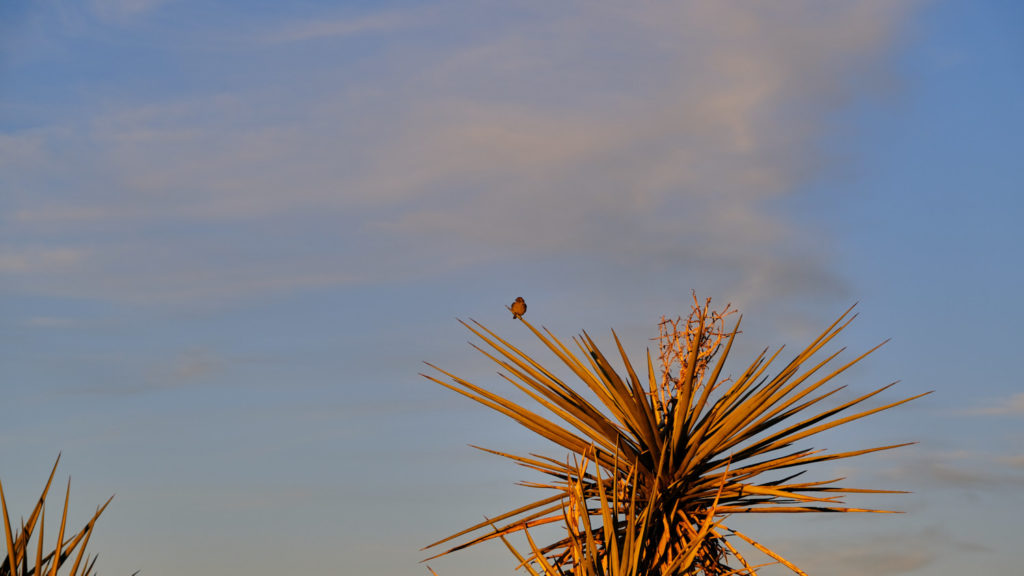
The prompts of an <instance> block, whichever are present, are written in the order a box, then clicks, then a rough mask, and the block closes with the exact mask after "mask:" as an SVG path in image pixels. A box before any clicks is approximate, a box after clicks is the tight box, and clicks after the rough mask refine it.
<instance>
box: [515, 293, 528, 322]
mask: <svg viewBox="0 0 1024 576" xmlns="http://www.w3.org/2000/svg"><path fill="white" fill-rule="evenodd" d="M523 314H526V300H523V297H522V296H520V297H518V298H516V301H515V302H513V303H512V319H513V320H517V319H519V318H522V317H523Z"/></svg>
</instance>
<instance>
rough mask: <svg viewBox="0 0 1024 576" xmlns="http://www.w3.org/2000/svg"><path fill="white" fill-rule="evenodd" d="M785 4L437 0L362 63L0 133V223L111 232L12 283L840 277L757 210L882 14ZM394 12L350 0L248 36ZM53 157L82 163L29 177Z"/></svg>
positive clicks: (881, 23) (876, 57)
mask: <svg viewBox="0 0 1024 576" xmlns="http://www.w3.org/2000/svg"><path fill="white" fill-rule="evenodd" d="M809 6H810V4H806V3H803V2H794V3H792V4H788V5H786V6H785V7H784V8H782V9H780V10H779V11H770V12H769V11H761V10H759V9H757V8H756V7H747V8H743V7H740V6H739V5H724V4H711V5H709V4H706V3H681V4H660V3H649V4H643V5H642V6H641V7H633V6H631V7H629V8H628V9H627V8H624V7H619V6H617V5H616V4H614V3H607V4H595V5H592V4H588V5H587V7H586V9H583V8H580V9H579V10H569V9H566V8H558V7H548V8H539V7H534V8H533V9H531V10H532V11H512V12H510V13H508V14H505V13H499V14H493V13H492V11H491V10H489V9H484V8H479V9H474V8H468V9H467V8H466V7H465V6H462V8H461V9H460V10H455V9H451V8H449V11H448V12H444V14H442V15H443V16H445V17H444V18H442V17H438V18H433V19H428V20H429V22H427V24H424V23H422V22H421V23H420V24H418V25H417V27H416V30H415V32H414V33H410V34H408V35H404V36H403V37H402V39H401V41H400V42H399V41H398V40H397V39H396V40H395V45H396V46H401V48H402V49H401V50H398V49H394V50H385V51H382V52H380V53H376V54H375V55H374V56H373V58H374V60H373V61H372V64H373V65H372V66H366V65H363V66H361V67H360V70H364V71H365V72H366V73H365V75H352V76H349V75H347V69H346V68H345V67H343V66H337V65H334V64H332V62H331V61H330V58H326V59H321V60H308V59H302V60H289V59H287V58H285V57H284V56H283V55H280V54H278V55H277V56H278V57H279V58H280V59H281V62H276V63H274V64H268V66H276V67H278V68H268V69H267V70H266V73H268V74H285V73H287V75H288V76H289V77H290V78H291V79H292V84H288V85H287V86H293V85H295V84H294V83H295V82H298V85H302V84H303V83H304V82H308V85H309V86H316V87H318V89H317V90H315V91H314V90H299V89H294V90H292V89H288V88H286V87H284V86H276V85H275V86H274V87H268V85H267V83H266V82H259V83H257V84H256V86H258V88H253V89H250V87H248V86H239V87H238V88H237V89H235V90H224V89H220V90H218V91H216V92H213V91H209V92H205V93H204V92H202V91H200V92H199V96H194V97H190V98H184V97H179V98H178V99H175V98H174V97H173V96H170V97H168V98H167V100H166V101H164V102H157V103H153V102H148V103H145V104H140V105H138V106H136V107H134V108H126V109H121V110H117V111H110V110H105V111H103V112H102V113H97V114H94V115H92V117H91V119H90V121H89V122H87V123H86V122H83V123H81V124H79V125H76V126H72V127H62V129H60V130H58V129H52V130H49V131H47V132H46V134H47V135H48V136H47V138H48V140H46V141H45V142H43V143H42V144H40V143H38V141H37V140H38V137H39V136H38V132H36V133H33V134H32V135H29V134H27V133H26V134H24V135H23V137H22V135H19V134H17V133H15V134H8V135H6V139H7V140H6V144H4V145H5V146H8V147H11V148H12V149H16V150H24V151H25V152H24V153H33V154H36V153H38V151H39V150H42V151H43V152H45V155H46V157H45V158H44V159H43V161H41V162H38V163H36V165H35V166H36V167H35V168H31V167H27V168H24V169H23V171H22V172H21V173H20V174H19V175H18V179H19V182H21V185H22V187H23V188H25V189H26V191H28V192H30V194H26V195H24V196H23V197H22V199H21V201H20V202H18V203H17V205H16V206H14V209H13V210H11V211H9V212H8V214H11V215H13V216H9V217H8V218H7V224H9V225H10V226H11V227H12V229H14V230H16V231H17V232H18V233H21V234H24V235H25V236H37V237H38V236H44V237H45V236H48V235H49V236H52V237H55V238H63V237H64V236H66V235H68V234H69V233H72V232H77V233H76V234H73V235H74V237H76V238H79V239H81V238H87V239H96V238H102V239H103V243H104V244H105V245H107V246H111V248H110V249H109V250H105V251H103V252H101V253H98V254H97V258H96V262H95V264H96V265H95V266H90V267H89V268H88V269H87V270H86V269H83V270H77V271H74V272H73V274H72V271H70V270H69V275H65V276H63V277H60V278H58V277H56V276H52V277H41V276H40V277H36V278H27V276H28V272H27V270H25V271H23V272H22V274H23V276H25V277H24V278H23V281H24V283H23V284H22V286H25V287H27V289H30V290H39V291H46V292H51V293H52V292H55V291H67V290H71V289H73V290H77V291H79V292H78V295H80V296H84V297H90V298H97V297H98V298H115V299H125V298H127V299H143V300H146V299H168V298H171V299H174V298H178V299H184V300H193V299H206V298H218V297H222V295H225V294H230V293H231V291H232V290H236V289H241V288H243V287H245V288H247V289H248V291H249V292H250V293H255V292H258V291H280V290H290V289H294V287H295V286H305V285H311V284H312V285H331V284H346V283H353V282H372V281H376V280H379V279H382V278H389V279H401V278H405V279H410V278H415V277H417V276H418V275H422V274H428V273H436V271H438V270H450V269H458V268H464V267H466V266H471V265H474V264H480V263H488V262H494V261H495V260H496V259H497V258H502V259H513V260H522V261H529V260H531V259H537V258H550V257H552V256H554V257H558V256H559V255H563V256H565V255H570V254H571V255H572V257H574V258H582V259H589V260H601V261H603V264H602V266H613V267H615V268H616V269H619V270H620V271H621V274H619V275H621V276H628V275H630V274H633V273H635V272H636V271H637V270H638V269H637V268H636V267H637V266H646V267H649V268H651V269H665V268H666V267H671V268H677V269H678V268H685V269H688V270H700V271H702V273H703V274H702V276H706V277H715V278H718V279H720V282H721V284H722V285H726V286H729V287H730V288H729V290H727V292H729V293H727V294H725V295H724V296H725V297H726V298H727V299H731V300H732V301H733V302H735V303H737V304H738V305H741V306H749V305H750V304H752V303H753V302H754V301H757V300H767V299H772V298H775V297H777V296H778V297H781V296H783V295H786V294H794V293H802V292H800V291H803V292H810V293H812V294H833V295H835V294H841V292H842V290H843V286H842V281H841V279H840V278H839V277H838V276H837V274H836V273H835V271H834V270H833V269H832V268H831V267H830V266H829V265H828V264H827V259H828V252H827V240H822V239H816V240H815V241H814V242H808V241H807V240H808V239H807V238H806V237H804V234H805V232H802V231H801V230H800V229H799V227H798V226H797V225H796V223H795V222H793V221H790V220H788V219H787V218H786V217H785V216H782V215H780V214H779V213H777V212H772V211H770V210H766V209H765V208H766V205H768V204H770V203H772V202H774V201H775V200H777V199H779V198H781V197H784V196H786V195H789V194H793V193H794V192H795V191H797V190H798V189H800V187H801V186H802V185H803V184H804V183H806V182H807V181H808V180H807V179H808V178H809V177H811V176H813V175H814V174H815V173H816V172H818V171H820V170H824V169H827V162H825V160H824V159H823V158H820V157H817V156H816V155H815V153H814V149H815V147H814V143H815V142H816V141H817V139H818V138H820V137H821V136H822V134H821V130H822V127H823V126H826V125H827V124H828V122H827V121H826V120H827V117H828V114H830V113H831V112H832V111H833V110H835V109H836V108H837V107H839V106H841V105H842V104H843V101H844V94H846V93H848V92H849V87H850V85H851V84H853V83H856V84H857V85H858V86H861V87H862V88H861V89H863V90H867V89H869V88H868V87H869V86H871V84H872V78H871V77H869V76H865V75H864V74H863V71H864V70H870V69H872V67H873V65H874V64H876V63H877V62H879V61H880V59H881V58H883V57H884V55H885V54H884V52H885V49H886V47H887V45H888V40H889V39H890V38H891V37H892V35H893V33H894V30H895V29H897V27H898V24H899V22H900V21H901V18H902V15H903V12H904V9H902V8H897V7H896V6H895V5H894V4H892V3H863V4H862V3H850V4H843V5H841V6H840V7H835V8H834V9H830V10H813V9H808V7H809ZM442 12H443V10H442ZM407 22H408V16H407V15H401V14H395V13H389V12H384V13H378V14H373V13H369V14H363V15H357V16H353V17H351V18H346V19H341V20H327V21H309V22H298V23H286V24H284V25H283V26H282V27H281V28H280V29H279V31H278V32H275V33H274V35H271V37H273V38H277V41H278V42H283V43H292V42H299V41H301V40H304V39H312V38H323V39H326V40H330V39H332V38H341V37H346V36H347V35H350V34H358V33H361V32H363V31H379V32H385V31H388V30H391V29H395V28H397V27H402V26H404V25H405V24H406V23H407ZM473 31H478V32H473ZM456 32H458V33H456ZM613 46H614V47H616V48H615V49H612V48H611V47H613ZM328 48H329V46H328V47H327V48H325V49H328ZM336 48H337V50H340V51H341V52H339V54H345V53H346V52H345V50H347V48H345V47H336ZM269 49H270V50H273V47H270V48H269ZM283 49H284V48H283V47H282V50H283ZM282 54H283V53H282ZM281 67H285V68H289V69H287V70H285V69H284V68H281ZM33 151H36V152H33ZM68 162H74V163H75V164H73V165H72V166H73V167H69V168H61V166H64V165H65V164H66V163H68ZM55 167H56V168H55ZM54 171H56V174H54ZM62 172H66V173H67V174H66V175H63V176H62ZM71 174H75V175H76V176H77V177H79V178H81V177H82V174H86V175H89V178H90V179H89V180H88V181H86V182H80V183H77V184H76V186H75V188H77V189H76V190H75V193H74V194H72V193H71V191H70V188H68V187H67V186H56V185H53V184H52V182H53V181H54V180H55V179H56V180H58V181H60V180H64V181H67V180H69V179H70V178H71V177H72V176H71ZM527 224H528V225H527ZM5 225H6V224H5ZM101 225H102V228H101V227H100V226H101ZM176 228H177V229H180V230H185V229H187V230H189V233H188V234H187V235H186V234H185V233H184V232H181V233H179V234H173V233H171V231H172V230H174V229H176ZM257 229H259V230H261V232H260V233H259V234H254V233H253V231H254V230H257ZM156 230H163V231H164V232H162V233H157V232H155V231H156ZM263 230H272V232H270V233H269V234H268V233H264V232H262V231H263ZM169 234H170V235H172V236H173V237H174V238H175V240H174V241H173V242H168V241H167V239H168V237H169ZM304 238H305V239H304ZM309 238H314V239H315V241H309V240H308V239H309ZM78 249H79V250H82V249H84V248H78ZM13 250H14V251H15V253H20V252H21V251H23V250H24V247H21V246H14V247H13ZM17 262H18V261H16V260H10V261H9V262H8V263H7V266H6V267H7V268H8V269H11V268H12V267H16V265H17ZM631 267H632V268H631ZM284 278H288V279H289V280H288V281H284V280H282V279H284ZM794 290H796V291H797V292H794Z"/></svg>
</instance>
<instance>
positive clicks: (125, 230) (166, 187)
mask: <svg viewBox="0 0 1024 576" xmlns="http://www.w3.org/2000/svg"><path fill="white" fill-rule="evenodd" d="M1022 132H1024V10H1022V9H1021V8H1020V7H1019V5H1018V4H1017V3H1015V2H1009V1H1005V2H997V1H990V2H984V1H983V2H966V1H964V2H956V1H949V2H942V1H936V2H923V1H921V2H888V1H885V2H882V1H879V2H784V3H778V4H773V5H772V6H771V7H770V8H769V7H766V6H763V5H752V4H750V3H729V2H725V3H719V2H715V3H711V2H678V3H669V2H639V3H635V4H630V5H629V6H624V5H619V3H614V2H586V3H584V2H564V3H557V4H555V3H546V2H521V3H504V2H474V3H470V2H437V3H413V2H408V3H403V2H347V3H346V2H316V1H306V2H293V3H284V4H283V3H277V2H245V3H242V2H219V3H210V2H192V1H187V0H163V1H161V0H93V1H90V2H65V1H58V0H52V1H50V0H41V1H37V2H21V1H14V2H5V3H3V4H2V5H0V295H2V298H3V300H2V302H3V304H2V306H0V338H2V342H3V344H4V345H3V347H2V348H0V365H2V366H3V372H2V374H3V384H2V386H3V397H4V400H5V401H4V409H5V414H6V415H5V417H4V418H3V420H2V424H0V454H2V455H3V460H2V461H3V462H4V463H5V466H4V467H3V469H0V479H2V480H3V482H4V486H5V490H7V492H8V493H9V496H8V502H9V503H10V504H11V505H12V508H14V509H15V514H23V513H25V512H27V506H28V505H29V503H30V502H32V500H33V499H34V498H35V494H34V492H35V491H36V490H37V489H38V488H39V486H40V484H41V483H42V482H43V481H44V479H45V475H46V473H47V472H48V470H49V466H50V465H51V464H52V461H53V459H54V458H55V457H56V455H57V453H58V452H61V451H63V460H62V465H61V471H60V474H63V475H68V474H70V475H73V477H74V481H73V484H72V514H73V516H74V517H76V518H80V519H81V521H83V522H84V520H85V518H86V517H87V516H88V515H89V514H90V513H91V511H92V509H93V506H94V505H95V504H97V503H99V502H101V501H103V500H104V499H105V498H106V497H107V496H109V495H110V494H111V493H116V494H117V496H116V498H115V500H114V502H113V504H112V507H111V508H109V509H108V511H107V512H106V513H105V515H104V517H103V518H102V519H101V521H100V524H99V530H98V532H97V534H96V537H95V538H94V539H93V541H92V543H91V544H90V548H91V549H92V550H93V551H95V552H99V553H100V554H101V558H100V562H99V568H100V570H101V572H102V573H104V574H128V573H131V572H132V571H134V570H136V569H141V570H142V571H143V572H142V573H143V574H150V575H161V574H168V575H169V574H178V573H182V572H184V571H189V572H192V573H214V572H222V573H248V574H254V575H262V574H272V573H277V574H280V573H295V572H300V571H307V572H317V573H323V572H328V573H341V574H350V573H351V574H355V573H360V574H377V575H385V574H387V575H390V574H425V573H427V572H426V569H425V568H424V567H423V566H422V565H419V564H417V561H418V560H420V559H421V558H422V557H423V556H422V554H421V553H420V552H419V551H418V549H419V548H420V547H421V546H423V545H425V544H427V543H429V542H431V541H433V540H435V539H437V538H440V537H442V536H445V535H447V534H449V533H451V532H453V531H455V530H456V529H459V528H461V527H463V526H465V525H468V524H470V523H475V522H476V521H478V520H479V519H480V517H481V516H483V515H485V514H495V513H497V512H499V511H501V510H503V509H505V508H507V507H510V506H512V505H513V504H517V503H523V502H525V501H526V500H527V498H529V497H530V494H529V492H528V491H527V490H526V489H525V488H517V487H514V486H512V483H513V482H514V481H517V480H529V479H531V478H530V477H529V473H528V471H525V470H520V469H517V468H515V467H513V466H511V465H506V464H504V463H500V462H496V461H494V459H493V458H491V457H488V456H486V455H483V454H479V453H476V452H475V451H473V450H471V449H470V448H468V447H466V444H468V443H474V444H481V445H485V446H489V447H494V448H497V449H505V450H525V449H534V448H536V449H544V448H545V447H544V446H543V445H541V444H538V443H537V442H535V441H534V440H533V439H531V438H530V437H529V435H528V434H527V433H525V432H523V431H520V430H518V429H517V428H516V427H515V426H514V425H513V424H512V423H510V422H507V421H504V420H502V419H501V418H500V417H499V416H498V415H496V414H490V413H488V412H487V411H486V410H485V409H483V408H481V407H477V406H475V405H471V403H469V402H468V401H466V400H464V399H461V398H457V397H455V395H454V394H452V393H450V392H448V391H445V390H443V389H441V388H440V387H438V386H436V385H432V384H431V383H430V382H428V381H426V380H424V379H422V378H421V377H419V376H418V375H417V373H418V372H419V371H421V370H422V364H421V361H424V360H428V361H431V362H433V363H436V364H439V365H441V366H444V367H445V368H447V369H450V370H452V371H454V372H457V373H460V374H463V375H466V376H470V377H472V378H474V379H475V380H477V381H480V382H484V383H492V384H495V385H500V380H499V379H498V378H497V377H496V376H495V375H494V372H493V370H492V369H490V367H489V366H487V365H486V364H485V363H484V362H483V361H482V360H481V359H480V358H478V357H476V355H475V353H474V352H473V351H472V349H470V348H469V346H467V345H466V340H467V338H468V334H466V333H465V332H464V330H463V329H462V328H461V327H460V326H459V325H458V324H457V322H456V321H455V320H454V319H455V318H456V317H459V318H468V317H472V318H475V319H478V320H480V321H483V322H484V323H486V324H488V325H489V326H492V327H493V328H495V329H496V330H498V331H499V333H501V334H503V335H505V336H507V337H508V338H510V339H513V340H515V341H517V342H518V341H521V342H523V343H524V344H527V343H528V342H529V340H530V337H529V335H528V333H527V331H526V329H525V328H524V327H522V326H521V325H519V324H517V323H513V322H512V321H511V320H510V319H509V318H508V314H507V312H506V311H505V309H504V306H505V305H507V304H508V303H510V302H511V301H512V299H513V298H514V297H515V296H518V295H522V296H524V297H525V298H526V300H527V302H528V303H529V306H530V309H529V318H530V319H531V321H533V322H534V323H537V324H543V325H545V326H548V327H549V328H551V329H552V330H553V331H555V332H556V333H557V334H559V335H562V336H565V337H569V336H571V335H573V334H575V333H576V332H578V331H579V330H583V329H585V330H587V331H588V332H590V333H591V334H594V335H600V337H606V336H607V334H608V329H609V328H611V327H614V328H615V329H616V330H617V331H618V332H619V334H620V335H622V336H623V337H624V338H625V339H626V341H627V342H628V343H629V346H630V347H631V350H632V351H634V353H636V354H639V353H642V351H643V349H644V347H645V346H647V345H648V343H649V341H648V338H650V337H652V336H654V335H655V334H656V326H655V325H656V322H657V320H658V318H659V317H660V316H661V315H663V314H665V315H677V314H683V313H685V311H686V310H687V305H688V302H689V301H690V297H691V296H690V294H691V290H696V292H697V293H698V294H699V295H700V296H702V297H703V296H710V297H713V298H714V299H715V302H717V303H720V304H724V303H725V302H731V303H732V304H733V305H734V306H735V307H737V308H739V309H740V310H742V311H743V313H744V334H743V336H742V337H741V338H742V340H743V341H742V345H741V346H740V350H739V351H737V352H736V353H735V357H734V362H735V364H733V365H732V368H733V369H734V370H739V369H740V368H741V367H742V365H743V362H744V360H745V358H746V357H749V356H750V355H751V354H752V353H754V351H757V350H759V349H760V348H761V347H763V346H773V347H777V346H779V345H782V344H786V345H787V346H789V347H793V348H795V347H798V346H800V345H801V344H802V343H804V342H805V341H806V340H807V339H808V338H809V337H810V336H811V335H812V334H813V333H815V331H816V330H820V329H821V328H823V327H824V326H825V325H827V323H828V322H829V321H830V320H831V319H832V318H834V317H835V316H837V315H838V314H839V313H841V312H842V311H843V310H845V309H846V308H847V307H848V306H849V305H850V304H852V303H854V302H859V303H860V304H859V308H858V309H859V311H860V317H859V318H858V320H857V321H856V322H855V323H854V325H853V326H852V327H851V328H850V329H849V331H848V332H847V333H846V334H845V338H844V341H843V344H845V345H848V346H849V347H850V350H851V352H853V351H859V350H865V349H867V348H869V347H871V346H873V345H874V344H876V343H877V342H879V341H881V340H884V339H886V338H892V341H891V342H890V343H889V344H888V345H886V346H885V347H884V348H883V349H882V350H881V351H879V352H878V353H877V354H875V355H874V356H872V357H871V358H869V359H868V361H866V363H865V364H863V365H862V366H860V367H858V368H857V369H856V370H855V371H854V372H852V373H851V374H850V375H849V376H848V378H847V379H846V381H845V382H844V383H846V384H849V385H850V387H851V388H852V389H853V390H854V391H856V390H866V389H867V388H869V387H876V386H880V385H883V384H885V383H888V382H890V381H892V380H901V384H900V385H899V386H897V387H896V388H895V389H894V391H893V392H891V393H890V394H889V396H888V397H889V398H892V399H895V398H896V397H897V396H909V395H913V394H917V393H920V392H924V391H928V390H934V391H935V394H933V395H931V396H929V397H927V398H925V399H923V400H920V401H917V402H915V403H913V404H912V405H909V406H906V407H904V408H900V409H898V410H897V411H894V412H893V413H892V414H882V415H879V416H877V417H875V418H873V419H872V420H869V421H867V422H863V423H860V424H858V425H854V426H851V427H850V430H848V431H845V432H841V433H840V432H837V433H835V434H832V435H830V436H828V437H826V438H823V439H822V442H828V443H829V444H828V446H826V447H828V448H830V449H837V450H838V449H841V448H844V447H854V446H865V445H872V444H875V443H880V442H884V443H890V442H900V441H909V440H916V441H919V442H920V444H918V445H916V446H914V447H912V448H907V449H903V450H901V451H898V452H895V453H892V454H885V455H877V456H872V457H867V458H864V459H863V460H862V461H859V462H858V461H853V462H851V463H850V464H849V465H847V466H846V467H842V468H841V469H839V470H838V472H841V473H843V474H847V475H849V476H850V478H851V484H855V485H864V486H869V487H879V488H894V489H905V490H912V491H913V494H912V495H909V496H904V497H879V498H875V499H870V500H868V501H863V502H860V503H861V504H865V505H874V506H879V507H896V508H901V509H904V510H906V511H908V512H909V513H908V514H905V515H900V516H893V517H877V516H872V517H857V518H838V519H837V518H833V517H828V518H808V517H806V516H802V517H795V518H783V519H763V518H757V519H752V520H750V521H749V524H746V525H748V526H750V529H749V532H752V533H757V531H759V530H763V531H764V532H762V533H767V534H766V535H764V536H762V537H761V538H762V540H763V541H764V542H765V543H766V544H769V545H772V544H774V548H776V549H778V550H779V551H780V552H783V553H784V554H786V555H787V557H790V558H791V559H792V560H794V561H796V562H797V564H799V565H801V566H802V567H804V568H805V569H806V570H807V571H808V572H809V573H812V574H814V573H817V574H834V575H839V576H845V575H852V574H864V573H873V574H885V575H888V574H911V575H915V574H921V575H923V574H929V575H931V576H951V575H953V574H962V573H964V571H965V570H968V569H969V570H971V571H972V572H974V573H1010V572H1011V571H1012V570H1013V569H1015V568H1014V567H1016V566H1017V565H1018V562H1017V560H1016V558H1017V557H1018V554H1017V553H1016V552H1017V549H1016V548H1017V546H1018V543H1017V541H1018V540H1019V535H1020V534H1021V533H1024V520H1022V519H1021V515H1020V514H1019V510H1021V509H1022V506H1024V498H1022V496H1021V495H1020V494H1021V490H1020V488H1021V487H1022V486H1024V431H1022V422H1024V392H1022V391H1021V381H1020V377H1019V375H1018V372H1017V370H1016V360H1017V358H1018V357H1019V353H1018V351H1017V346H1018V344H1019V342H1020V337H1019V335H1018V333H1017V332H1018V331H1017V329H1016V328H1017V327H1018V326H1020V325H1021V324H1022V323H1024V312H1022V311H1021V308H1020V306H1019V302H1018V301H1019V298H1020V294H1021V293H1022V291H1024V273H1022V272H1021V266H1020V264H1019V262H1020V256H1019V250H1020V248H1021V246H1024V233H1022V232H1021V226H1020V225H1019V222H1018V221H1019V219H1020V217H1021V216H1022V215H1024V206H1022V200H1021V195H1020V190H1021V185H1022V183H1024V162H1020V160H1019V156H1020V152H1019V150H1020V144H1019V142H1020V135H1021V134H1022ZM828 472H834V470H825V471H822V472H820V473H819V474H826V475H827V473H828ZM19 506H21V508H19ZM744 520H745V519H744ZM734 522H736V524H737V526H742V525H744V524H740V522H739V521H734ZM513 565H514V563H513V561H512V558H511V557H510V556H508V554H507V552H505V551H504V550H503V549H501V548H500V547H499V546H494V547H484V548H481V549H479V550H474V551H470V552H467V553H465V554H463V555H461V556H459V555H456V556H452V557H450V558H446V559H442V560H438V561H435V562H433V563H432V566H433V567H434V568H435V569H436V570H438V571H439V572H440V573H442V574H445V575H446V576H463V575H469V574H479V573H495V572H496V571H497V572H500V571H503V570H506V571H507V572H508V573H511V570H512V567H513ZM769 573H772V572H769ZM779 573H782V572H779Z"/></svg>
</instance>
